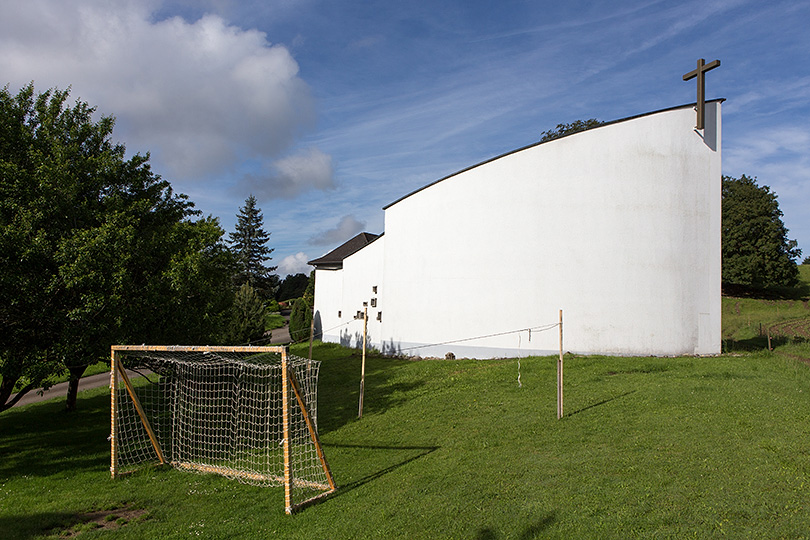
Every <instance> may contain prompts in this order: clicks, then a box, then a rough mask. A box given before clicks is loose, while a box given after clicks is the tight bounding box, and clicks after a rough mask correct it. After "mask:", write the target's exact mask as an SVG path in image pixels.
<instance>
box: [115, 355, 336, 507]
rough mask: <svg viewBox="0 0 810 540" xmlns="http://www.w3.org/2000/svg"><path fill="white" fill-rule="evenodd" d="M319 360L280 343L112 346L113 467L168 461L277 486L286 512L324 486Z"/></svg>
mask: <svg viewBox="0 0 810 540" xmlns="http://www.w3.org/2000/svg"><path fill="white" fill-rule="evenodd" d="M319 366H320V363H319V362H317V361H312V360H307V359H305V358H300V357H297V356H293V355H290V354H288V352H287V349H286V348H284V347H255V346H254V347H180V346H175V347H160V346H132V345H116V346H113V347H112V369H111V376H110V386H111V394H112V395H111V402H112V415H111V416H112V419H111V424H112V425H111V434H110V441H111V467H110V470H111V473H112V476H113V477H116V476H118V475H121V474H126V473H128V472H132V471H134V470H136V469H137V468H139V467H142V466H144V465H147V464H169V465H171V466H173V467H176V468H178V469H184V470H189V471H196V472H202V473H217V474H221V475H223V476H226V477H228V478H233V479H236V480H239V481H241V482H245V483H248V484H254V485H260V486H271V485H283V486H284V494H285V510H286V512H287V513H292V512H293V511H294V510H296V509H297V508H299V507H301V506H302V505H304V504H307V503H309V502H311V501H313V500H315V499H317V498H320V497H323V496H326V495H328V494H330V493H332V492H333V491H334V490H335V483H334V480H333V478H332V473H331V472H330V470H329V465H328V464H327V462H326V458H325V456H324V454H323V449H322V447H321V444H320V441H319V439H318V431H317V387H318V370H319ZM125 368H126V369H125ZM126 370H132V371H134V372H137V373H139V374H141V375H143V376H142V377H138V378H135V379H133V380H130V377H129V376H128V375H127V372H126ZM122 383H123V384H122Z"/></svg>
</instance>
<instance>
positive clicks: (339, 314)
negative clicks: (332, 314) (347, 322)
mask: <svg viewBox="0 0 810 540" xmlns="http://www.w3.org/2000/svg"><path fill="white" fill-rule="evenodd" d="M342 315H343V314H342V313H341V312H340V311H338V319H340V318H341V317H342Z"/></svg>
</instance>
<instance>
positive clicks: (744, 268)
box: [722, 175, 801, 289]
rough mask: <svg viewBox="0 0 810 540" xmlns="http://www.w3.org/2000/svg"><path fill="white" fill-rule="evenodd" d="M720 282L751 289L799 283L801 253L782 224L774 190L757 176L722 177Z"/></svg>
mask: <svg viewBox="0 0 810 540" xmlns="http://www.w3.org/2000/svg"><path fill="white" fill-rule="evenodd" d="M722 214H723V218H722V219H723V233H722V242H723V248H722V250H723V271H722V275H723V278H722V279H723V284H724V285H731V286H744V287H749V288H754V289H766V288H770V287H778V286H786V287H794V286H796V284H797V283H798V275H799V274H798V268H797V266H796V262H795V260H794V259H796V258H797V257H799V256H800V255H801V250H800V249H798V247H797V245H798V244H797V243H796V241H795V240H789V239H788V237H787V234H788V230H787V229H786V228H785V225H784V224H783V223H782V219H781V218H782V211H781V210H779V203H778V202H777V200H776V193H774V192H772V191H771V190H770V188H769V187H768V186H758V185H757V181H756V177H754V178H751V177H749V176H746V175H742V176H741V177H740V178H732V177H730V176H724V177H723V212H722Z"/></svg>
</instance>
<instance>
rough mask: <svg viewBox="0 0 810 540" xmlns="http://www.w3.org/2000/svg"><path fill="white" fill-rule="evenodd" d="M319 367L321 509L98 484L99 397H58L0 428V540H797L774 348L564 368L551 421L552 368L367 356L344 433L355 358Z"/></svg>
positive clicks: (194, 484)
mask: <svg viewBox="0 0 810 540" xmlns="http://www.w3.org/2000/svg"><path fill="white" fill-rule="evenodd" d="M801 346H802V345H801V344H799V345H794V347H801ZM302 350H303V349H302ZM791 351H792V352H791V354H793V355H794V356H797V355H807V353H808V352H810V351H807V350H804V349H791ZM315 356H316V358H319V359H321V360H323V365H322V369H321V384H320V401H319V403H320V404H319V421H320V432H321V437H322V440H323V443H324V445H325V451H326V453H327V456H328V459H329V461H330V464H331V466H332V469H333V472H334V474H335V478H336V480H337V482H338V484H339V486H340V489H339V492H338V493H337V494H336V495H335V496H333V497H332V498H330V499H328V500H326V501H324V502H323V503H321V504H318V505H315V506H312V507H310V508H307V509H305V510H304V511H302V512H301V513H299V514H297V515H295V516H286V515H284V511H283V494H282V491H281V489H276V488H271V489H262V488H256V487H252V486H245V485H241V484H239V483H236V482H230V481H228V480H225V479H223V478H220V477H216V476H202V475H195V474H191V473H184V472H180V471H174V470H171V469H150V470H145V471H143V472H141V473H138V474H135V475H132V476H130V477H126V478H123V479H120V480H116V481H113V480H110V478H109V472H108V467H109V447H108V443H107V440H106V438H107V435H108V432H109V396H108V392H107V391H106V389H100V390H97V391H91V392H85V393H83V394H82V395H81V397H80V404H79V405H80V409H81V412H80V413H79V414H75V415H66V414H65V413H63V412H62V411H61V408H62V403H61V400H57V401H56V402H46V403H42V404H36V405H30V406H27V407H22V408H19V409H13V410H11V411H8V412H6V413H3V415H0V456H2V459H0V531H3V534H2V536H3V538H9V539H13V538H22V539H34V538H57V537H59V535H60V534H62V533H65V532H66V531H77V530H81V531H82V532H81V535H80V536H81V538H82V539H93V538H102V537H105V535H106V534H107V532H106V531H102V530H94V529H92V528H91V526H90V525H89V524H88V525H80V526H78V527H77V526H76V523H78V522H79V521H81V520H82V519H83V518H81V516H82V515H85V514H88V513H90V512H93V511H99V510H108V511H113V512H114V511H118V512H120V513H123V512H124V510H127V511H132V510H145V511H146V512H145V513H144V514H143V515H140V516H138V517H136V518H134V519H133V520H131V521H130V522H126V523H124V524H123V525H122V526H121V527H120V528H119V529H118V530H117V531H116V532H115V537H116V538H122V539H125V538H139V539H140V538H186V537H189V536H192V537H193V536H199V537H204V538H211V539H217V538H265V537H271V536H276V537H279V538H437V537H438V538H474V539H498V538H520V539H528V538H541V537H542V538H628V537H629V538H632V537H645V538H649V537H655V538H716V537H720V536H724V535H725V536H729V537H732V538H807V537H808V531H810V495H808V486H810V451H808V447H807V441H808V439H809V438H810V367H808V366H807V365H806V364H804V363H802V362H800V361H799V360H796V359H794V358H791V357H787V356H785V355H783V354H780V350H779V349H777V351H776V352H774V353H771V352H767V351H763V352H758V353H745V354H741V355H736V356H731V355H729V356H723V357H718V358H606V357H585V358H582V357H571V356H568V357H566V372H565V376H566V379H565V380H566V386H565V392H566V416H565V417H564V418H563V419H562V420H557V419H556V390H555V381H556V362H555V359H554V358H525V359H522V360H521V361H520V367H518V362H517V361H516V360H491V361H475V360H453V361H444V360H441V361H439V360H436V361H420V362H414V361H406V360H391V359H382V358H377V357H371V358H369V359H368V361H367V375H366V396H365V410H364V416H363V419H362V420H357V419H356V415H357V397H358V396H357V392H358V388H359V372H360V357H359V354H358V353H357V352H356V351H352V350H347V349H342V348H339V347H337V346H332V345H318V346H316V348H315ZM806 357H807V356H806ZM518 370H520V371H518ZM518 373H520V381H521V383H522V387H519V386H518ZM84 519H87V518H84ZM123 521H126V520H123Z"/></svg>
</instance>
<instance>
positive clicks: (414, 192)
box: [382, 98, 726, 210]
mask: <svg viewBox="0 0 810 540" xmlns="http://www.w3.org/2000/svg"><path fill="white" fill-rule="evenodd" d="M724 101H726V98H717V99H709V100H707V101H706V103H715V102H717V103H723V102H724ZM695 106H697V102H695V103H685V104H683V105H676V106H674V107H667V108H666V109H659V110H657V111H651V112H646V113H642V114H637V115H634V116H628V117H627V118H620V119H618V120H611V121H610V122H605V123H604V124H600V125H598V126H596V127H592V128H589V129H585V130H583V131H577V132H576V133H569V134H567V135H563V136H562V137H557V138H556V139H551V140H550V141H542V142H535V143H532V144H528V145H526V146H522V147H520V148H518V149H516V150H511V151H509V152H506V153H504V154H500V155H498V156H495V157H492V158H489V159H487V160H485V161H482V162H480V163H476V164H475V165H471V166H469V167H466V168H464V169H461V170H460V171H456V172H454V173H452V174H448V175H447V176H445V177H442V178H439V179H438V180H435V181H433V182H431V183H430V184H427V185H424V186H422V187H420V188H419V189H417V190H415V191H411V192H410V193H408V194H407V195H404V196H402V197H400V198H399V199H397V200H395V201H394V202H392V203H390V204H387V205H385V206H383V207H382V209H383V210H388V209H389V208H391V207H392V206H394V205H395V204H397V203H398V202H401V201H403V200H405V199H407V198H408V197H410V196H411V195H416V194H417V193H419V192H420V191H422V190H424V189H427V188H429V187H431V186H434V185H436V184H438V183H439V182H443V181H444V180H447V179H448V178H452V177H454V176H458V175H459V174H461V173H465V172H467V171H469V170H472V169H475V168H476V167H480V166H481V165H486V164H487V163H491V162H493V161H495V160H498V159H501V158H503V157H506V156H510V155H512V154H517V153H518V152H522V151H524V150H528V149H529V148H534V147H535V146H540V145H541V144H546V143H550V142H552V141H558V140H560V139H564V138H566V137H570V136H571V135H577V134H579V133H583V132H584V131H592V130H594V129H599V128H603V127H606V126H612V125H613V124H618V123H620V122H628V121H630V120H636V119H638V118H643V117H645V116H651V115H653V114H659V113H664V112H669V111H674V110H677V109H685V108H687V107H695Z"/></svg>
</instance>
